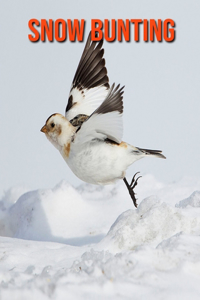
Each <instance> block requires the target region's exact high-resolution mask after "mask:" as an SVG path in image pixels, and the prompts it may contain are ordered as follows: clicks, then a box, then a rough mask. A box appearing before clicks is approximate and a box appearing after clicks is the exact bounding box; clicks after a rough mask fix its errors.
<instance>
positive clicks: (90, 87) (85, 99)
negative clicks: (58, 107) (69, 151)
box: [65, 32, 109, 121]
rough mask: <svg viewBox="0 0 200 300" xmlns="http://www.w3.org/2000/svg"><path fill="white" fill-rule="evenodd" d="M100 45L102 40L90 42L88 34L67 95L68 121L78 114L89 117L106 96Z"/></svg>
mask: <svg viewBox="0 0 200 300" xmlns="http://www.w3.org/2000/svg"><path fill="white" fill-rule="evenodd" d="M102 45H103V40H101V41H100V42H92V41H91V32H90V34H89V36H88V39H87V42H86V45H85V48H84V50H83V54H82V56H81V59H80V62H79V65H78V68H77V70H76V73H75V76H74V79H73V82H72V86H71V90H70V94H69V99H68V104H67V107H66V111H65V117H66V119H67V120H68V121H71V120H72V119H73V118H74V117H76V116H77V115H79V114H81V115H87V116H90V115H91V114H92V113H93V112H94V111H95V109H96V108H97V107H99V105H100V104H101V103H102V102H103V101H104V99H105V98H106V96H107V94H108V91H109V79H108V76H107V69H106V67H105V59H104V58H103V54H104V49H102Z"/></svg>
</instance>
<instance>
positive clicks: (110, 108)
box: [74, 84, 124, 144]
mask: <svg viewBox="0 0 200 300" xmlns="http://www.w3.org/2000/svg"><path fill="white" fill-rule="evenodd" d="M123 88H124V87H122V88H120V89H119V85H118V86H117V87H116V88H114V84H113V85H112V87H111V88H110V91H109V93H108V95H107V97H106V99H105V100H104V102H103V103H102V104H101V105H100V106H99V107H98V108H97V109H96V110H95V111H94V112H93V114H92V115H91V116H90V117H89V119H87V120H86V121H85V122H84V123H83V124H82V126H81V127H80V128H79V129H78V130H77V133H76V134H75V136H74V143H77V144H78V143H79V144H82V143H85V142H89V141H92V140H94V139H100V140H105V139H109V140H111V141H114V142H116V143H121V140H122V135H123V122H122V114H123V100H122V99H123V96H122V95H123Z"/></svg>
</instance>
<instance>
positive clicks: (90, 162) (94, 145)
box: [41, 33, 165, 207]
mask: <svg viewBox="0 0 200 300" xmlns="http://www.w3.org/2000/svg"><path fill="white" fill-rule="evenodd" d="M102 45H103V41H100V42H94V41H93V42H92V41H91V33H90V34H89V37H88V39H87V42H86V45H85V48H84V51H83V54H82V56H81V59H80V62H79V65H78V68H77V70H76V73H75V76H74V79H73V82H72V86H71V90H70V94H69V99H68V104H67V107H66V112H65V117H64V116H62V115H61V114H58V113H55V114H53V115H51V116H50V117H49V118H48V119H47V121H46V124H45V125H44V126H43V127H42V129H41V131H42V132H44V133H45V135H46V137H47V138H48V139H49V141H50V142H51V143H52V144H53V145H54V146H55V147H56V148H57V149H58V150H59V151H60V153H61V155H62V157H63V158H64V160H65V161H66V163H67V164H68V166H69V167H70V169H71V170H72V171H73V172H74V174H75V175H76V176H77V177H78V178H80V179H81V180H83V181H85V182H88V183H92V184H100V185H105V184H111V183H113V182H115V181H116V180H117V179H123V180H124V182H125V184H126V186H127V188H128V191H129V193H130V196H131V198H132V200H133V203H134V205H135V206H136V207H137V203H136V198H135V193H134V187H135V186H136V185H137V181H138V179H139V178H140V177H141V176H140V177H138V178H137V179H136V174H137V173H136V174H135V175H134V177H133V180H132V182H131V184H129V183H128V182H127V180H126V177H125V175H126V169H127V168H128V166H130V165H131V164H132V163H134V162H135V161H136V160H138V159H140V158H143V157H145V156H148V155H153V156H157V157H161V158H165V156H164V155H162V154H161V152H162V151H160V150H148V149H141V148H138V147H134V146H131V145H129V144H127V143H126V142H123V141H122V133H123V123H122V113H123V101H122V99H123V97H122V95H123V89H124V87H121V88H120V86H119V85H118V86H117V87H115V85H114V84H113V85H112V86H111V87H110V85H109V79H108V76H107V69H106V67H105V59H104V58H103V54H104V49H102Z"/></svg>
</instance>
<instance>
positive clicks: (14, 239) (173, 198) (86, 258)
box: [0, 175, 200, 300]
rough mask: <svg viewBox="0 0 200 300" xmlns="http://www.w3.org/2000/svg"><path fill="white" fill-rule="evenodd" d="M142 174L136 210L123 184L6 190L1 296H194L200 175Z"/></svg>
mask: <svg viewBox="0 0 200 300" xmlns="http://www.w3.org/2000/svg"><path fill="white" fill-rule="evenodd" d="M142 180H143V182H142ZM142 180H141V182H140V185H138V187H137V192H138V198H139V199H142V198H143V200H142V201H138V202H139V206H138V209H135V208H134V207H133V204H132V203H131V199H130V197H129V195H128V193H127V191H126V188H125V186H124V185H123V183H119V184H118V185H115V186H106V187H98V186H97V187H96V186H92V185H87V184H83V185H82V186H80V187H79V188H77V189H75V188H73V187H72V186H71V185H70V184H68V183H67V182H64V181H63V182H61V183H60V184H58V185H57V186H56V187H55V188H53V189H49V190H36V191H28V190H27V189H26V188H23V187H17V188H13V189H10V190H9V191H7V192H6V193H5V195H4V197H3V198H2V200H1V201H0V235H1V237H0V240H1V248H0V259H1V263H0V283H1V292H0V296H1V297H2V298H1V299H9V298H11V297H12V299H20V300H21V299H35V298H36V297H39V298H40V299H48V298H49V297H50V298H53V299H63V298H67V297H68V298H70V299H83V298H84V299H94V297H96V298H97V299H100V298H101V299H128V298H132V295H134V299H144V298H147V297H148V299H155V295H157V296H158V298H159V299H160V298H165V299H169V298H170V299H188V297H193V299H198V297H199V293H200V287H199V284H198V282H199V279H200V252H199V247H200V237H199V235H200V191H198V190H197V189H198V187H199V186H200V181H199V179H189V178H187V179H183V180H182V181H180V182H178V183H173V184H169V185H164V184H163V183H160V182H158V181H157V180H156V179H155V178H153V177H152V176H150V175H148V176H145V177H144V178H143V179H142ZM195 190H196V191H195ZM194 191H195V192H194ZM149 195H151V196H149ZM183 195H185V196H183ZM147 196H148V197H147ZM77 287H78V289H77ZM12 291H15V293H14V294H13V292H12ZM30 291H31V293H30Z"/></svg>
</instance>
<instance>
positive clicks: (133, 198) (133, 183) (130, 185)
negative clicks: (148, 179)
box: [123, 172, 142, 207]
mask: <svg viewBox="0 0 200 300" xmlns="http://www.w3.org/2000/svg"><path fill="white" fill-rule="evenodd" d="M138 173H140V172H137V173H135V175H134V176H133V179H132V181H131V184H129V183H128V181H127V180H126V177H124V178H123V180H124V182H125V185H126V187H127V189H128V191H129V194H130V196H131V199H132V200H133V204H134V205H135V207H137V199H136V198H135V192H134V188H135V187H136V185H137V182H138V179H139V178H140V177H142V176H139V177H138V178H137V179H135V177H136V175H137V174H138Z"/></svg>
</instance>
